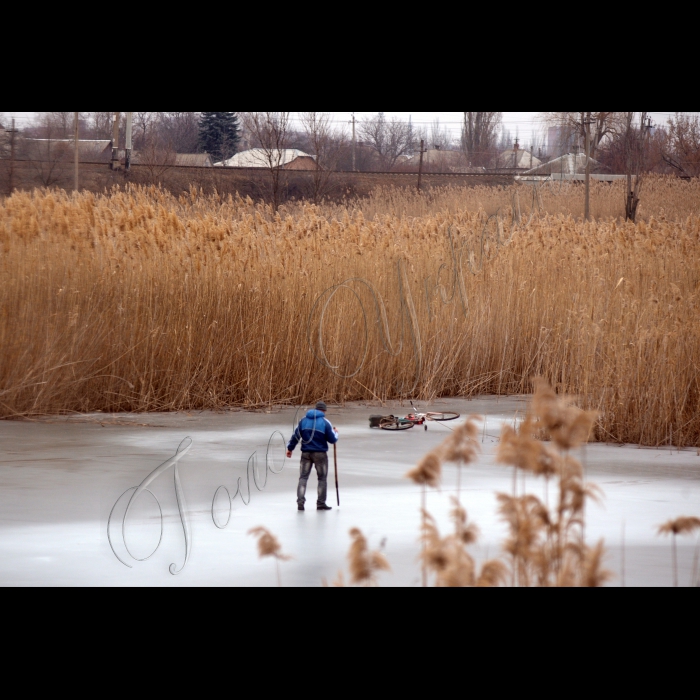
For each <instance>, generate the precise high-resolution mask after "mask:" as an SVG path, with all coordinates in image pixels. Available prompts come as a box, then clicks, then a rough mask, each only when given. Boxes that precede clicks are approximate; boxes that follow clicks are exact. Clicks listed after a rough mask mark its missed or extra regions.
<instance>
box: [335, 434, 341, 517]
mask: <svg viewBox="0 0 700 700" xmlns="http://www.w3.org/2000/svg"><path fill="white" fill-rule="evenodd" d="M333 459H334V461H335V493H336V495H337V496H338V508H340V486H339V485H338V446H337V445H333Z"/></svg>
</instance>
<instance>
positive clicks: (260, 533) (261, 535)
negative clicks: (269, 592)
mask: <svg viewBox="0 0 700 700" xmlns="http://www.w3.org/2000/svg"><path fill="white" fill-rule="evenodd" d="M248 534H249V535H250V536H251V537H254V538H256V539H257V541H258V556H259V557H260V559H266V558H272V559H274V560H275V566H276V568H277V585H278V587H280V588H281V587H282V577H281V572H280V562H283V561H291V559H292V558H291V557H288V556H286V555H285V554H283V553H282V545H281V544H280V542H279V540H278V539H277V538H276V537H275V536H274V535H273V534H272V533H271V532H270V531H269V530H268V529H267V528H264V527H256V528H253V529H252V530H250V531H249V532H248Z"/></svg>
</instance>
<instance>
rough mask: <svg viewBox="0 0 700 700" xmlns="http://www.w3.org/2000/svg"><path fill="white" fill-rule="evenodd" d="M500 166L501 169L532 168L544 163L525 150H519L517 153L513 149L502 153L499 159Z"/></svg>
mask: <svg viewBox="0 0 700 700" xmlns="http://www.w3.org/2000/svg"><path fill="white" fill-rule="evenodd" d="M516 153H517V156H516ZM516 161H517V162H516ZM498 165H499V167H501V168H532V167H533V166H535V167H537V166H539V165H542V161H541V160H540V159H539V158H535V156H534V155H532V154H531V153H530V151H526V150H525V149H524V148H519V149H518V150H517V151H516V150H515V149H514V148H511V149H510V150H508V151H504V152H503V153H501V155H500V156H499V158H498Z"/></svg>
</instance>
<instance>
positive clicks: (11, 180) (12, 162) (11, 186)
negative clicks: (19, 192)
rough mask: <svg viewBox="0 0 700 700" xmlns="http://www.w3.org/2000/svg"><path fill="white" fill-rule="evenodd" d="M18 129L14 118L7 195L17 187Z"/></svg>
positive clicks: (11, 131)
mask: <svg viewBox="0 0 700 700" xmlns="http://www.w3.org/2000/svg"><path fill="white" fill-rule="evenodd" d="M16 135H17V129H16V128H15V120H14V119H13V120H12V128H11V129H10V173H9V178H8V184H7V196H8V197H9V196H10V195H11V194H12V191H13V190H14V189H15V136H16Z"/></svg>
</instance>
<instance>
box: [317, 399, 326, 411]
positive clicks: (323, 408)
mask: <svg viewBox="0 0 700 700" xmlns="http://www.w3.org/2000/svg"><path fill="white" fill-rule="evenodd" d="M316 410H317V411H323V412H324V413H326V411H328V406H326V404H325V403H323V401H319V402H318V403H317V404H316Z"/></svg>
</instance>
